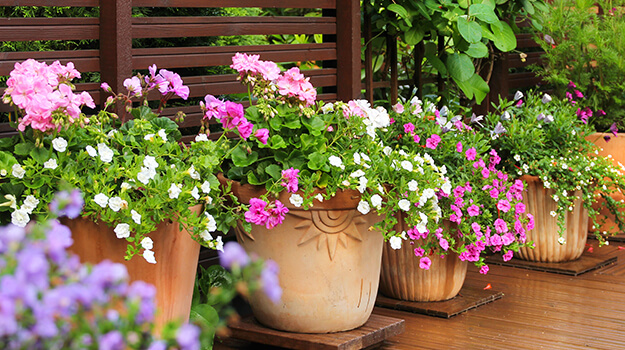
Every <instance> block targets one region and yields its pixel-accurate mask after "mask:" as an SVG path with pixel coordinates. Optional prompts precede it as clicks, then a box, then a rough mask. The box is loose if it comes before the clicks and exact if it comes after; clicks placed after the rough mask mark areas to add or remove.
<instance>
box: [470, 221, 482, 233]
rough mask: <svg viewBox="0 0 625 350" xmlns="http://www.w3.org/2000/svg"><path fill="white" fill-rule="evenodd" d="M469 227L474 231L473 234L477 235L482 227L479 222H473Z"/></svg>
mask: <svg viewBox="0 0 625 350" xmlns="http://www.w3.org/2000/svg"><path fill="white" fill-rule="evenodd" d="M471 228H472V229H473V232H475V234H476V235H477V234H478V233H479V234H481V233H482V228H481V227H480V224H478V223H477V222H474V223H472V224H471Z"/></svg>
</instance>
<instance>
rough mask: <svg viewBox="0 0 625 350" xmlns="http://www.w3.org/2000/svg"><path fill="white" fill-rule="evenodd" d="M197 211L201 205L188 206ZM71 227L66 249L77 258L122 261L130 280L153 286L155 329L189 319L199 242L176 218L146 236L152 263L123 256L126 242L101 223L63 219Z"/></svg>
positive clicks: (93, 262)
mask: <svg viewBox="0 0 625 350" xmlns="http://www.w3.org/2000/svg"><path fill="white" fill-rule="evenodd" d="M192 210H194V211H195V212H197V213H199V212H200V211H201V210H202V206H201V205H198V206H195V207H193V208H192ZM64 224H66V225H67V226H68V227H69V228H70V229H71V231H72V238H73V240H74V244H73V245H72V246H71V247H70V248H69V250H70V251H71V252H73V253H75V254H77V255H78V256H79V257H80V261H81V262H89V263H92V264H97V263H99V262H101V261H103V260H107V259H108V260H111V261H113V262H117V263H122V264H124V265H125V266H126V268H127V269H128V275H129V276H130V280H131V281H137V280H141V281H145V282H147V283H150V284H153V285H154V286H155V287H156V307H157V314H156V318H155V326H156V330H157V331H159V330H160V329H162V326H163V325H164V324H165V323H166V322H167V321H173V320H181V321H187V320H188V319H189V312H190V309H191V299H192V297H193V286H194V283H195V273H196V270H197V264H198V258H199V253H200V245H199V244H198V243H197V242H196V241H194V240H193V239H192V238H191V236H190V235H189V234H188V232H187V231H186V230H183V231H180V230H179V226H178V223H177V222H173V223H172V222H164V223H161V224H160V225H158V226H157V229H156V231H154V232H152V233H150V234H149V235H148V236H149V237H150V238H152V240H153V241H154V249H153V251H154V256H155V258H156V264H150V263H148V262H147V261H145V259H144V258H143V257H142V256H140V255H139V256H135V257H133V258H132V259H131V260H130V261H126V260H124V255H125V254H126V245H127V242H126V240H125V239H119V238H117V237H116V235H115V232H113V229H112V228H110V227H108V226H107V225H106V224H103V223H98V224H96V223H94V222H93V221H91V220H87V219H83V218H78V219H74V220H67V221H65V222H64Z"/></svg>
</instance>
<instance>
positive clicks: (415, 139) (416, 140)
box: [412, 135, 421, 143]
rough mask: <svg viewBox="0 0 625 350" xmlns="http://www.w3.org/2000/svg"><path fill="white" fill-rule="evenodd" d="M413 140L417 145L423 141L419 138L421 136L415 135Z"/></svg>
mask: <svg viewBox="0 0 625 350" xmlns="http://www.w3.org/2000/svg"><path fill="white" fill-rule="evenodd" d="M412 139H413V140H414V142H415V143H419V141H421V137H419V135H414V136H413V137H412Z"/></svg>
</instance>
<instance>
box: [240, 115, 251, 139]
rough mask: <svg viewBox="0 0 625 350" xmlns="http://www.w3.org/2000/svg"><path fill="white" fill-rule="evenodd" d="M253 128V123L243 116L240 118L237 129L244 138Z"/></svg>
mask: <svg viewBox="0 0 625 350" xmlns="http://www.w3.org/2000/svg"><path fill="white" fill-rule="evenodd" d="M253 130H254V124H252V123H250V122H249V121H248V120H247V119H246V118H245V117H243V118H241V121H240V122H239V125H237V131H238V132H239V135H241V137H242V138H243V139H244V140H247V138H248V137H250V135H252V131H253Z"/></svg>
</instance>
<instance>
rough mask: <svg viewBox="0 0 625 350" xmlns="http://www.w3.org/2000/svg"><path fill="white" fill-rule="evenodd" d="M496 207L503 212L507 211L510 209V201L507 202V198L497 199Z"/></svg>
mask: <svg viewBox="0 0 625 350" xmlns="http://www.w3.org/2000/svg"><path fill="white" fill-rule="evenodd" d="M497 209H499V210H501V211H503V212H504V213H507V212H508V211H510V202H508V200H507V199H501V200H499V202H497Z"/></svg>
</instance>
